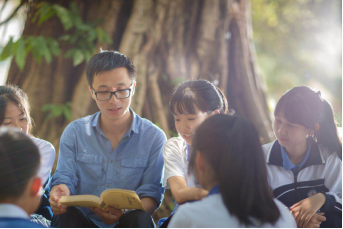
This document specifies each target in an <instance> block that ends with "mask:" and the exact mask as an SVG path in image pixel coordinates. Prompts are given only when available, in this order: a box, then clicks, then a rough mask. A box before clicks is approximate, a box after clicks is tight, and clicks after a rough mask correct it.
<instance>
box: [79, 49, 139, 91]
mask: <svg viewBox="0 0 343 229" xmlns="http://www.w3.org/2000/svg"><path fill="white" fill-rule="evenodd" d="M121 67H124V68H126V69H127V71H128V74H129V76H130V78H131V80H135V79H136V67H135V65H134V64H133V62H132V60H131V59H130V58H129V57H127V56H125V55H124V54H121V53H120V52H117V51H107V50H104V51H103V50H101V52H100V53H98V54H95V55H94V56H93V57H92V58H91V59H90V60H89V62H88V63H87V66H86V76H87V80H88V84H89V86H90V87H92V84H93V79H94V76H96V75H97V74H98V73H100V72H106V71H111V70H113V69H115V68H121Z"/></svg>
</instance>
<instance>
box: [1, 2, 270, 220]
mask: <svg viewBox="0 0 343 229" xmlns="http://www.w3.org/2000/svg"><path fill="white" fill-rule="evenodd" d="M39 2H41V0H33V1H30V4H31V5H30V6H29V10H28V14H27V20H26V23H25V29H24V32H23V36H24V37H26V36H29V35H35V36H46V37H53V38H57V37H59V36H61V35H62V34H65V33H66V32H65V31H64V30H63V27H62V25H61V23H60V21H59V20H58V19H57V18H56V17H54V18H52V19H49V20H48V21H46V22H44V23H43V24H42V25H41V26H38V25H37V24H35V23H32V17H33V15H34V12H35V11H36V10H37V8H36V5H37V3H39ZM50 2H52V3H58V4H61V5H63V6H65V7H68V5H69V2H70V1H69V0H51V1H50ZM75 2H76V3H77V6H78V8H79V11H80V13H81V15H82V17H83V19H84V20H85V21H88V22H91V21H95V20H98V19H102V20H103V23H102V28H103V29H104V30H105V31H106V32H107V34H108V35H109V36H110V37H111V38H112V39H113V43H112V44H111V45H104V44H100V43H99V42H98V43H95V44H94V45H95V46H96V47H97V50H99V49H100V47H101V48H103V49H113V50H119V51H120V52H122V53H123V54H125V55H127V56H129V57H130V58H132V60H133V61H134V63H135V65H136V67H137V87H136V92H135V95H134V97H133V100H132V106H131V107H132V108H133V110H134V111H135V112H136V113H137V114H139V115H141V116H143V117H147V118H149V119H151V121H152V122H154V123H156V124H158V125H159V126H160V127H161V128H162V129H163V130H164V131H165V133H166V135H167V136H168V137H170V133H171V132H170V130H174V123H173V117H172V115H171V114H170V112H169V107H168V101H169V97H170V94H171V92H172V89H173V88H174V87H175V86H176V85H177V84H178V83H180V82H181V81H184V80H186V79H187V78H193V79H196V78H202V79H208V80H210V81H212V82H214V83H215V84H216V85H218V86H219V87H220V88H222V89H223V91H224V93H225V94H226V95H227V97H228V100H229V106H230V108H232V109H234V110H235V111H236V113H238V114H239V115H241V116H243V117H245V118H247V119H250V120H251V121H252V122H253V123H254V124H255V126H256V127H257V129H258V131H259V134H260V136H261V141H262V143H266V142H269V141H271V140H272V138H273V133H272V128H271V119H270V113H269V110H268V106H267V103H266V99H265V96H264V90H263V88H264V87H263V85H264V84H263V82H262V81H261V78H260V76H259V75H258V73H257V70H256V69H257V68H256V61H255V59H256V57H255V50H254V45H253V42H252V29H251V18H250V3H249V1H248V0H239V1H238V0H197V1H194V0H173V1H169V0H116V1H108V0H98V1H91V0H85V1H82V0H75ZM70 48H71V47H69V46H67V45H65V46H63V47H62V53H61V55H60V56H59V57H58V58H55V57H54V58H53V59H52V62H51V64H47V63H45V62H44V61H43V62H42V64H38V63H37V62H36V61H35V60H34V59H33V57H32V56H31V55H29V56H28V57H27V58H26V65H25V68H24V70H23V71H22V72H21V71H20V70H19V68H18V67H17V66H16V64H15V62H14V61H12V64H11V67H10V71H9V74H8V80H7V82H9V83H13V84H17V85H19V86H20V87H21V88H22V89H23V90H24V91H25V92H27V93H28V96H29V100H30V104H31V107H32V111H31V115H32V117H33V119H34V120H35V123H36V127H35V128H34V130H33V131H34V132H33V134H34V135H37V136H38V137H41V138H44V139H46V140H48V141H50V142H52V143H53V144H54V146H55V148H56V150H57V152H58V144H59V138H60V136H61V134H62V132H63V130H64V128H65V126H66V125H67V124H68V123H69V121H68V120H65V119H64V118H63V117H58V118H52V119H50V120H45V119H46V116H47V113H46V112H42V111H41V109H42V107H43V106H44V105H45V104H51V103H52V104H64V103H66V102H68V101H71V102H72V106H71V107H72V108H71V109H72V120H75V119H78V118H80V117H83V116H86V115H90V114H92V113H94V112H96V111H97V110H98V109H97V107H96V104H95V102H94V101H93V100H92V98H91V96H90V93H89V91H88V83H87V80H86V76H85V63H83V64H81V65H79V66H77V67H73V64H72V59H70V58H69V59H65V58H64V54H65V53H66V52H67V51H68V50H69V49H70ZM57 155H58V154H57ZM55 162H57V160H55ZM166 209H169V207H168V206H167V205H166V204H163V205H162V207H161V210H160V211H159V212H165V211H166ZM168 211H169V210H167V212H168ZM162 214H164V213H162ZM155 215H156V218H159V217H161V216H162V215H161V214H159V213H158V212H157V213H156V214H155Z"/></svg>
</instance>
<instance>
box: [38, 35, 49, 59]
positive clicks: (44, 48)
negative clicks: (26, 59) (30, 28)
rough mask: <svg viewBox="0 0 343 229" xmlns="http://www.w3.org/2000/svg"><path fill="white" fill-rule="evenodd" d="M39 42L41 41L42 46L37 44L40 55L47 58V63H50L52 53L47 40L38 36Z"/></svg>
mask: <svg viewBox="0 0 343 229" xmlns="http://www.w3.org/2000/svg"><path fill="white" fill-rule="evenodd" d="M37 42H38V43H40V47H37V46H36V47H35V48H39V51H40V55H41V56H43V57H44V58H45V60H46V62H47V63H50V62H51V53H50V50H49V48H48V46H47V44H46V43H47V42H46V40H45V38H44V37H38V38H37Z"/></svg>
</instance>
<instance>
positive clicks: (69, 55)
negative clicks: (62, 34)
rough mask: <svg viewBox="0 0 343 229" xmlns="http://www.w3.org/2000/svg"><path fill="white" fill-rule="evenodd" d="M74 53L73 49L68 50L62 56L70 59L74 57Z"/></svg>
mask: <svg viewBox="0 0 343 229" xmlns="http://www.w3.org/2000/svg"><path fill="white" fill-rule="evenodd" d="M75 51H76V50H75V49H69V50H68V51H67V52H66V54H65V55H64V57H65V58H70V57H72V56H74V52H75Z"/></svg>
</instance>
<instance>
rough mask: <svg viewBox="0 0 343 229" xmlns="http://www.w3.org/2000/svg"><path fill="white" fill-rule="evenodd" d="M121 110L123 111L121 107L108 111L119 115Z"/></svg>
mask: <svg viewBox="0 0 343 229" xmlns="http://www.w3.org/2000/svg"><path fill="white" fill-rule="evenodd" d="M120 109H121V107H114V108H109V109H108V110H109V111H110V112H111V113H118V112H119V110H120Z"/></svg>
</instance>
